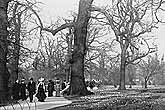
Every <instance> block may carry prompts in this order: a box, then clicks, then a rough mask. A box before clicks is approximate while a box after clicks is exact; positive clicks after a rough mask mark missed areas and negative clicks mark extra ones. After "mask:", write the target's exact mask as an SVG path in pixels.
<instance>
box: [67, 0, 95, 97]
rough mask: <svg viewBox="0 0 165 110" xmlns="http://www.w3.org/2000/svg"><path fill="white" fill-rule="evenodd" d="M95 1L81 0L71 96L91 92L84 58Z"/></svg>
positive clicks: (73, 60)
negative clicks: (87, 84)
mask: <svg viewBox="0 0 165 110" xmlns="http://www.w3.org/2000/svg"><path fill="white" fill-rule="evenodd" d="M92 2H93V0H80V2H79V12H78V18H77V21H76V24H75V31H74V52H73V54H72V62H71V63H72V65H71V82H70V83H71V84H70V94H71V95H87V94H88V93H89V91H88V90H87V88H86V85H85V78H84V57H85V51H86V36H87V26H88V21H89V19H90V7H91V4H92Z"/></svg>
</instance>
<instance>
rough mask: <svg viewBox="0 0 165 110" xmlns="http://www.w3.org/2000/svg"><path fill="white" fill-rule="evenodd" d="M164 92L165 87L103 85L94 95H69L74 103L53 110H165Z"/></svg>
mask: <svg viewBox="0 0 165 110" xmlns="http://www.w3.org/2000/svg"><path fill="white" fill-rule="evenodd" d="M163 92H165V88H149V89H148V90H144V89H138V88H133V89H128V90H124V91H119V90H117V89H114V88H111V87H109V86H103V87H100V88H99V89H98V90H95V91H94V93H95V94H94V95H89V96H83V97H69V96H68V97H66V98H68V99H69V100H72V102H73V103H72V104H70V105H67V106H63V107H58V108H54V109H51V110H165V97H162V95H161V94H162V93H163ZM160 93H161V94H160ZM164 94H165V93H164Z"/></svg>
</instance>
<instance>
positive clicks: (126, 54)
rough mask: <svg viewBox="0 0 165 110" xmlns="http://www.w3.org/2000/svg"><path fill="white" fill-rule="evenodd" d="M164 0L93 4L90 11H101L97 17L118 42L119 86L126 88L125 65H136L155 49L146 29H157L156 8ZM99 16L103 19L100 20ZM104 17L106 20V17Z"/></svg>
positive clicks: (118, 1)
mask: <svg viewBox="0 0 165 110" xmlns="http://www.w3.org/2000/svg"><path fill="white" fill-rule="evenodd" d="M163 3H164V2H163V1H162V0H160V1H157V2H156V1H153V0H151V1H150V0H127V1H125V0H114V1H113V3H112V5H109V6H107V7H105V8H98V7H96V6H94V7H93V8H92V10H93V11H98V12H101V13H102V16H105V17H100V18H96V19H98V20H99V21H100V22H103V23H104V24H105V25H109V26H110V27H111V29H112V30H113V32H114V34H115V37H116V41H117V42H118V43H119V45H120V51H121V52H120V86H119V89H121V90H123V89H126V88H125V70H126V66H127V65H128V64H135V63H138V62H139V61H140V59H141V58H143V57H145V56H147V55H148V54H149V53H152V52H155V51H156V46H154V45H152V46H151V45H150V43H149V42H148V40H147V39H148V38H149V37H148V36H149V35H147V34H149V32H151V31H152V29H154V28H156V25H157V23H158V20H157V19H155V17H156V14H155V13H157V10H159V9H161V7H160V6H161V4H163ZM101 18H102V20H101ZM105 18H106V19H105Z"/></svg>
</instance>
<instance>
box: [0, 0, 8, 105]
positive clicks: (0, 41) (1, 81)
mask: <svg viewBox="0 0 165 110" xmlns="http://www.w3.org/2000/svg"><path fill="white" fill-rule="evenodd" d="M7 7H8V0H0V98H1V99H3V101H5V100H7V98H6V96H7V95H8V94H7V93H8V81H9V72H8V70H7V66H6V62H7V46H8V45H7V36H8V31H7V26H8V21H7ZM3 97H4V98H5V99H4V98H3ZM0 103H2V100H0Z"/></svg>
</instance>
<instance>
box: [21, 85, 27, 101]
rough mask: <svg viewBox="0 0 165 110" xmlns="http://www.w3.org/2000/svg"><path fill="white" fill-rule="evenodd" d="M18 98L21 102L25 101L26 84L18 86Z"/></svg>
mask: <svg viewBox="0 0 165 110" xmlns="http://www.w3.org/2000/svg"><path fill="white" fill-rule="evenodd" d="M20 98H21V99H22V100H25V99H26V98H27V97H26V84H25V83H21V84H20Z"/></svg>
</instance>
